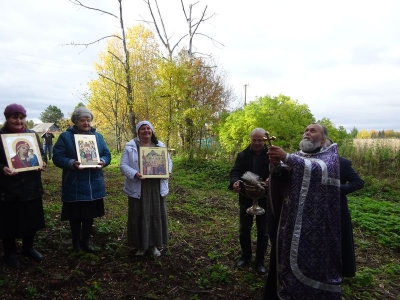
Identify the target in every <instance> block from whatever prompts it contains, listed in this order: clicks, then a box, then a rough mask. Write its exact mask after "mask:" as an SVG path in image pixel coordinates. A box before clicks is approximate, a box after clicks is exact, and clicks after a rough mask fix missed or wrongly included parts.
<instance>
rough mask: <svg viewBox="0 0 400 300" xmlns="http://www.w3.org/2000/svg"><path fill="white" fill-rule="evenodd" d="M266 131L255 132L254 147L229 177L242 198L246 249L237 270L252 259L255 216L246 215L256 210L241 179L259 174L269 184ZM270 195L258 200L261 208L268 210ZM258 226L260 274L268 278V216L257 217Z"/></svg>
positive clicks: (245, 152)
mask: <svg viewBox="0 0 400 300" xmlns="http://www.w3.org/2000/svg"><path fill="white" fill-rule="evenodd" d="M264 137H265V130H264V129H262V128H255V129H253V130H252V131H251V133H250V145H249V146H248V147H247V148H246V149H244V150H243V151H242V152H240V153H239V154H238V155H237V157H236V161H235V164H234V166H233V167H232V170H231V172H230V174H229V181H230V184H229V187H228V188H229V189H231V190H233V191H234V192H235V193H238V194H239V242H240V246H241V249H242V254H241V257H240V260H239V261H238V262H237V263H236V266H237V267H239V268H241V267H244V266H246V265H247V264H248V263H249V262H250V260H251V258H252V249H251V228H252V226H253V220H254V216H253V215H250V214H248V213H247V212H246V209H247V208H249V207H250V206H252V204H253V200H252V199H251V198H248V197H246V196H245V195H246V192H245V188H244V185H243V184H241V178H242V176H243V174H244V173H246V172H247V171H250V172H252V173H254V174H257V175H258V176H259V177H260V178H261V180H262V181H265V182H266V183H267V179H268V177H269V158H268V155H267V151H268V148H267V147H266V146H265V140H264ZM267 198H268V197H267V195H265V196H264V197H263V198H261V199H259V200H258V205H259V206H260V207H262V208H264V209H265V210H266V205H267ZM255 221H256V225H257V249H256V257H255V260H256V271H257V273H258V274H260V275H265V274H266V273H267V269H266V268H265V264H264V257H265V254H266V252H267V247H268V226H267V214H266V213H264V214H262V215H258V216H256V217H255Z"/></svg>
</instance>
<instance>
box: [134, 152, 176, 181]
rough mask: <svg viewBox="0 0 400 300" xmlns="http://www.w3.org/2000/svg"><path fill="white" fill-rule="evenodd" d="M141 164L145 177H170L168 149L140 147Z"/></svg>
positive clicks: (141, 172)
mask: <svg viewBox="0 0 400 300" xmlns="http://www.w3.org/2000/svg"><path fill="white" fill-rule="evenodd" d="M139 149H140V154H139V157H140V158H139V166H140V174H142V176H143V178H169V168H168V149H167V148H166V147H140V148H139Z"/></svg>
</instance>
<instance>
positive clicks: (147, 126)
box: [120, 121, 172, 256]
mask: <svg viewBox="0 0 400 300" xmlns="http://www.w3.org/2000/svg"><path fill="white" fill-rule="evenodd" d="M136 133H137V137H136V138H134V139H132V140H130V141H129V142H128V143H127V144H126V146H125V149H124V152H123V153H122V158H121V164H120V169H121V172H122V173H123V174H124V175H125V177H126V178H125V185H124V192H125V194H127V195H128V226H127V227H128V229H127V238H128V246H130V247H134V248H136V249H137V251H136V255H137V256H143V255H144V254H145V253H146V250H149V252H150V254H151V255H153V256H160V255H161V253H160V251H159V249H158V248H160V247H162V246H163V245H165V244H167V243H168V216H167V199H166V196H167V194H168V179H162V178H146V179H144V178H143V176H142V175H143V174H140V172H139V170H140V168H139V149H140V147H165V146H164V144H163V143H162V142H160V141H158V139H157V138H156V136H155V134H154V128H153V125H152V124H151V123H150V122H148V121H141V122H139V123H138V124H137V125H136ZM168 168H169V170H168V172H169V173H171V172H172V161H171V159H170V157H169V156H168Z"/></svg>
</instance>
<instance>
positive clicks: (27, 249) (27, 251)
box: [22, 236, 44, 261]
mask: <svg viewBox="0 0 400 300" xmlns="http://www.w3.org/2000/svg"><path fill="white" fill-rule="evenodd" d="M34 239H35V237H34V236H28V237H24V238H22V249H23V250H22V254H23V255H25V256H27V257H29V258H31V259H33V260H36V261H42V260H43V258H44V256H43V255H42V253H40V252H39V251H37V250H36V249H35V248H34V247H33V241H34Z"/></svg>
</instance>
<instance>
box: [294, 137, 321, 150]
mask: <svg viewBox="0 0 400 300" xmlns="http://www.w3.org/2000/svg"><path fill="white" fill-rule="evenodd" d="M320 146H321V143H320V142H319V141H316V142H311V141H309V140H304V139H303V140H301V142H300V144H299V147H300V150H301V151H303V152H312V151H314V150H315V149H317V148H318V147H320Z"/></svg>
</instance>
